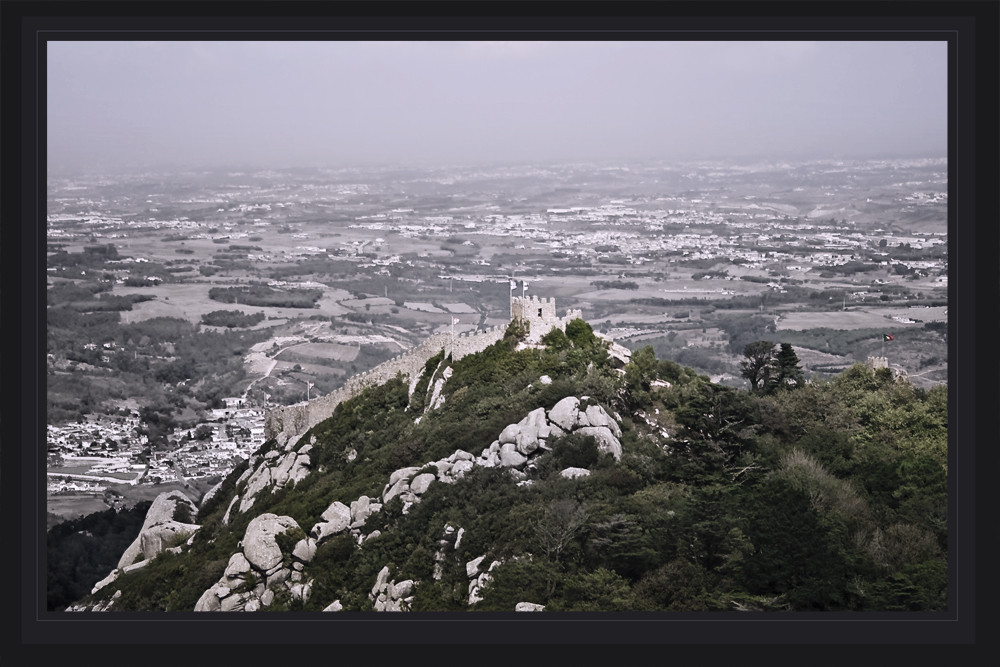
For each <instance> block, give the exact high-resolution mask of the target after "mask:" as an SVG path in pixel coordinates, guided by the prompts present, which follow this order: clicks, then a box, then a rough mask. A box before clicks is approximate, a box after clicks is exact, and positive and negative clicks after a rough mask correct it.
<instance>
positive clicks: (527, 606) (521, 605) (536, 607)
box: [514, 602, 545, 611]
mask: <svg viewBox="0 0 1000 667" xmlns="http://www.w3.org/2000/svg"><path fill="white" fill-rule="evenodd" d="M514 611H545V605H543V604H535V603H534V602H518V603H517V604H516V605H514Z"/></svg>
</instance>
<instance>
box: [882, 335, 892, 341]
mask: <svg viewBox="0 0 1000 667" xmlns="http://www.w3.org/2000/svg"><path fill="white" fill-rule="evenodd" d="M892 339H893V336H892V334H882V341H883V342H884V341H887V340H892Z"/></svg>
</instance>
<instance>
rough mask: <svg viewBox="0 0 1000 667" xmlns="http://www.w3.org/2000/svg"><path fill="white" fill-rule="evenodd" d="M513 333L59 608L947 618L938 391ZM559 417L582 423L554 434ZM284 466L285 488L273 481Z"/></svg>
mask: <svg viewBox="0 0 1000 667" xmlns="http://www.w3.org/2000/svg"><path fill="white" fill-rule="evenodd" d="M522 333H523V332H520V331H518V329H517V326H516V323H515V324H512V326H511V327H510V328H509V329H508V332H507V335H506V337H505V338H504V339H503V340H502V341H500V342H498V343H496V344H495V345H492V346H491V347H489V348H487V349H486V350H485V351H483V352H481V353H479V354H474V355H470V356H467V357H464V358H462V359H460V360H458V361H452V360H451V359H450V358H446V357H444V355H443V354H442V355H439V356H438V357H435V358H434V359H431V360H430V361H429V362H428V363H427V366H426V368H425V370H424V373H423V375H422V376H421V377H420V378H414V379H413V380H414V381H413V382H410V381H408V380H407V379H406V378H403V377H399V378H397V379H396V380H394V381H391V382H388V383H386V384H385V385H383V386H380V387H374V388H369V389H366V390H365V391H364V392H363V393H361V394H360V395H359V396H357V397H356V398H354V399H351V400H349V401H346V402H344V403H342V404H340V405H338V406H337V408H336V410H335V411H334V413H333V414H332V415H331V416H330V418H329V419H327V420H326V421H324V422H322V423H320V424H319V425H317V426H316V427H314V428H313V429H311V431H309V432H308V433H306V434H305V435H303V436H302V437H301V438H299V439H297V440H295V441H292V442H289V443H287V444H286V445H284V446H283V445H280V444H279V443H277V442H275V441H269V442H268V443H266V444H265V445H264V446H263V448H262V449H261V450H260V451H259V452H257V454H256V455H255V456H254V457H252V458H251V459H250V461H248V462H247V463H246V464H244V465H243V466H241V467H239V468H238V469H236V470H235V471H233V473H232V474H231V475H229V477H228V478H227V479H226V480H225V481H224V482H223V483H222V484H221V485H220V487H218V488H217V489H216V490H215V492H214V493H211V494H209V496H208V497H207V500H206V501H205V502H204V503H203V504H202V506H201V507H200V509H199V511H198V514H197V516H196V517H195V518H194V519H193V522H194V523H197V524H200V526H201V528H200V529H198V530H197V532H195V533H194V534H193V536H191V537H190V538H189V539H187V540H186V541H179V542H178V543H177V544H171V545H170V546H171V547H175V548H173V549H172V550H164V551H162V552H161V553H159V554H158V555H155V557H152V558H150V559H149V562H148V563H147V564H146V565H145V566H143V567H141V568H136V569H134V570H133V571H130V572H129V573H121V574H120V576H118V577H117V578H116V579H114V581H112V582H110V583H108V584H107V585H105V586H103V587H102V588H101V589H100V590H99V591H98V592H97V593H96V594H95V595H94V596H92V597H88V598H85V599H84V600H83V601H82V602H81V605H80V606H81V607H84V608H93V606H94V605H98V608H109V607H107V605H108V603H109V602H110V601H112V600H113V603H112V604H111V606H110V609H111V610H113V611H128V610H192V609H195V608H199V609H213V610H214V609H216V608H218V606H219V602H218V600H217V599H216V598H214V597H213V595H214V593H210V592H209V591H217V592H218V595H217V597H218V599H221V600H223V602H222V608H223V610H226V600H229V601H230V608H234V609H245V610H248V611H250V610H253V609H257V608H261V609H267V610H314V611H321V610H331V611H332V610H340V609H343V610H346V611H360V610H375V609H399V610H404V611H405V610H409V611H458V610H488V611H514V610H515V608H517V607H518V605H522V608H523V603H529V605H528V606H529V607H531V608H533V609H544V610H545V611H625V610H636V611H660V610H667V611H733V610H743V611H771V610H794V611H805V610H809V611H812V610H817V611H824V610H855V611H868V610H882V611H928V610H943V609H944V608H945V607H946V600H947V591H946V586H947V552H946V549H947V542H948V533H947V520H946V519H947V477H948V475H947V446H948V439H947V430H948V410H947V388H946V387H944V386H940V387H935V388H933V389H930V390H923V389H917V388H914V387H913V386H912V385H910V384H908V383H907V382H905V381H904V380H900V379H897V378H895V377H894V376H893V374H892V372H891V371H889V370H887V369H886V370H878V371H874V372H873V371H872V370H870V369H868V368H867V367H866V366H864V365H862V364H858V365H855V366H853V367H851V368H849V369H848V370H846V371H845V372H843V373H841V374H840V375H838V376H836V377H835V378H834V379H833V380H831V381H826V382H818V381H814V382H810V383H805V382H802V381H799V378H798V377H797V375H796V374H795V373H794V363H793V362H794V355H791V356H790V355H789V353H790V351H791V348H790V346H789V347H787V349H786V347H782V350H781V353H779V354H778V355H777V356H776V358H775V359H776V362H775V363H778V364H779V366H775V369H776V372H777V371H780V373H779V377H782V378H785V377H786V375H788V376H790V377H792V378H794V379H795V381H790V382H780V383H774V382H772V383H763V382H762V383H761V384H760V387H759V389H758V390H755V391H746V390H740V389H734V388H730V387H725V386H721V385H718V384H713V383H712V382H710V381H709V379H708V378H707V377H705V376H700V375H698V374H696V373H695V372H694V371H692V370H691V369H690V368H685V367H683V366H681V365H679V364H677V363H674V362H672V361H670V360H666V359H657V358H656V356H655V354H654V352H653V350H652V348H644V349H642V350H638V351H636V352H634V353H632V355H631V360H630V361H629V362H628V363H627V364H626V365H624V366H623V367H622V365H621V364H620V363H616V361H615V359H613V358H612V356H610V355H609V354H608V349H607V348H608V344H607V342H606V341H604V340H602V339H601V338H599V337H597V336H595V334H594V333H593V331H592V330H591V328H590V326H589V325H587V324H586V323H585V322H583V321H582V320H576V321H574V322H572V323H570V325H568V326H567V327H566V331H565V332H563V331H560V330H558V329H556V330H553V332H551V333H550V334H548V335H547V336H545V338H544V339H543V343H544V344H543V345H541V346H534V347H531V346H524V345H523V344H520V340H521V334H522ZM780 364H783V366H781V365H780ZM789 364H792V367H789ZM571 397H572V398H571ZM567 405H571V406H578V408H577V407H574V408H573V409H574V410H578V412H571V414H573V415H577V417H576V418H577V419H578V420H583V419H584V417H582V416H580V415H584V414H585V415H587V416H589V417H590V422H588V423H589V424H590V426H589V427H586V428H577V427H576V426H574V427H572V428H571V427H566V428H565V429H559V428H556V427H555V424H556V423H557V422H558V421H559V419H561V418H562V415H563V413H564V412H565V409H566V407H565V406H567ZM605 416H609V418H610V419H609V420H608V422H609V423H607V424H606V426H598V424H601V423H602V421H601V420H604V417H605ZM612 421H613V423H610V422H612ZM578 423H579V424H583V423H584V422H583V421H579V422H578ZM512 425H516V427H515V426H512ZM529 425H531V428H532V429H535V430H534V431H531V433H532V434H533V435H532V436H531V438H526V437H524V434H525V433H528V431H529V428H528V427H529ZM601 429H606V430H607V431H609V432H614V433H615V434H616V435H615V437H614V438H611V440H608V439H607V437H606V436H604V435H602V434H603V433H604V432H605V431H604V430H601ZM617 434H620V436H619V435H617ZM612 441H613V442H612ZM504 443H507V444H504ZM615 443H618V444H620V448H616V447H615ZM515 449H516V451H515ZM505 453H506V454H505ZM515 454H516V456H515ZM286 460H287V461H291V462H294V465H295V466H300V467H301V468H302V474H301V475H298V474H293V475H292V476H291V477H289V473H288V469H292V470H293V472H294V470H295V469H296V468H294V466H293V465H292V463H288V464H287V465H285V464H284V463H282V466H283V467H282V468H281V469H283V470H285V472H284V475H285V477H280V478H279V474H278V473H279V468H278V462H279V461H286ZM459 464H461V465H459ZM268 465H271V466H272V467H271V468H267V466H268ZM268 471H269V472H268ZM449 471H450V472H449ZM265 473H267V474H265ZM268 475H269V476H268ZM260 480H263V481H260ZM268 480H270V481H268ZM400 480H402V481H400ZM445 482H446V483H445ZM348 507H349V508H350V509H347V508H348ZM361 509H364V513H363V514H362V513H361ZM343 512H346V519H344V520H343V521H341V519H340V518H339V515H338V513H343ZM269 515H273V516H274V517H275V518H274V519H272V518H270V516H269ZM264 521H267V522H268V523H267V525H268V526H270V528H268V531H270V532H268V531H264V532H260V531H261V530H262V529H261V525H262V522H264ZM338 522H339V523H338ZM275 526H277V527H275ZM248 529H249V530H248ZM251 534H252V535H253V539H251ZM261 535H266V539H265V540H264V541H265V542H266V543H267V545H268V548H272V547H273V550H272V551H273V555H274V559H273V560H272V562H270V563H268V564H267V565H266V566H261V565H259V563H258V562H257V561H258V560H259V558H258V556H257V554H255V553H251V544H250V543H251V542H254V543H256V541H258V540H259V539H264V538H261V537H260V536H261ZM50 555H51V552H50ZM109 571H110V570H109ZM223 589H224V590H223Z"/></svg>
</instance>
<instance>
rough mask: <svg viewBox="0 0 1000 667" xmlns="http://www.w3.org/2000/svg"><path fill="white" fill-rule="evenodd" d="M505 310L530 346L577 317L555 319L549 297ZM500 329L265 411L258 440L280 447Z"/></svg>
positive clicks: (405, 356)
mask: <svg viewBox="0 0 1000 667" xmlns="http://www.w3.org/2000/svg"><path fill="white" fill-rule="evenodd" d="M511 312H512V319H521V320H523V321H526V322H527V323H528V324H529V333H528V341H529V342H536V343H537V342H538V341H539V340H540V339H541V337H542V336H544V335H545V334H547V333H548V332H549V331H551V330H552V328H553V327H558V328H561V329H563V330H565V329H566V324H567V323H568V322H570V321H571V320H573V319H576V318H582V316H583V313H582V311H580V310H569V311H567V313H566V317H563V318H559V317H556V303H555V299H554V298H539V297H537V296H530V297H514V298H513V300H512V303H511ZM506 330H507V328H506V327H505V326H504V327H491V328H490V329H484V330H479V331H470V332H463V333H459V334H455V335H452V334H451V333H436V334H432V335H431V336H429V337H428V338H427V339H425V340H424V341H423V342H422V343H420V344H419V345H417V346H416V347H413V348H411V349H410V350H408V351H406V352H403V353H402V354H399V355H396V356H395V357H393V358H392V359H389V360H388V361H384V362H382V363H381V364H379V365H378V366H376V367H374V368H371V369H369V370H366V371H362V372H360V373H357V374H356V375H353V376H351V377H350V378H348V380H347V381H346V382H344V384H343V386H341V387H340V388H339V389H336V390H334V391H332V392H330V393H329V394H326V395H324V396H320V397H318V398H314V399H312V400H310V401H302V402H300V403H296V404H294V405H287V406H282V407H278V408H274V409H272V410H269V411H268V412H267V415H266V417H265V419H264V436H265V438H267V439H268V440H270V439H272V438H277V439H278V441H279V442H280V444H282V445H284V444H285V443H286V442H288V440H289V439H290V438H293V437H295V436H297V435H301V434H303V433H305V432H306V431H308V430H309V429H310V428H312V427H313V426H315V425H317V424H319V423H320V422H322V421H324V420H326V419H327V418H329V417H330V415H332V414H333V410H334V408H336V407H337V405H339V404H340V403H342V402H343V401H346V400H348V399H351V398H353V397H355V396H357V395H358V394H360V393H361V392H362V391H363V390H364V389H365V388H366V387H377V386H380V385H382V384H385V383H386V382H388V381H389V380H392V379H393V378H395V377H396V376H397V375H399V374H402V375H403V376H405V377H407V378H410V379H411V380H413V379H414V378H416V377H419V375H420V373H421V372H423V369H424V366H425V365H426V364H427V361H428V360H429V359H430V358H431V357H433V356H434V355H436V354H438V353H439V352H441V351H442V350H444V352H445V356H446V357H447V356H450V357H451V359H452V361H458V360H459V359H461V358H462V357H465V356H468V355H470V354H476V353H477V352H482V351H483V350H485V349H486V348H487V347H489V346H490V345H492V344H494V343H496V342H497V341H499V340H500V339H502V338H503V335H504V333H505V332H506Z"/></svg>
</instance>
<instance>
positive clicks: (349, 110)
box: [47, 41, 947, 172]
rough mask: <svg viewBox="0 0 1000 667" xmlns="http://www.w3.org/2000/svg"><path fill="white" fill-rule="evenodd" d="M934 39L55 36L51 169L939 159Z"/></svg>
mask: <svg viewBox="0 0 1000 667" xmlns="http://www.w3.org/2000/svg"><path fill="white" fill-rule="evenodd" d="M946 66H947V53H946V45H945V43H944V42H838V41H829V42H796V41H789V42H754V41H732V42H697V41H674V42H615V41H611V42H433V41H431V42H418V41H413V42H363V41H348V42H128V41H125V42H72V41H67V42H51V43H49V47H48V88H47V90H48V156H49V168H50V171H52V172H57V171H65V170H86V169H91V168H96V169H103V170H107V169H112V170H117V169H124V170H133V169H143V168H150V167H160V166H169V167H171V168H181V169H191V168H205V167H230V166H237V167H240V168H287V167H351V166H359V165H369V164H390V165H411V166H416V165H420V166H441V165H466V164H473V165H475V164H484V163H487V164H488V163H496V162H502V163H511V162H515V163H517V162H537V161H546V162H566V161H592V160H668V161H676V160H701V159H724V160H729V159H737V158H753V159H775V158H780V159H799V160H801V159H829V158H848V157H855V158H858V157H860V158H871V157H913V156H921V157H932V156H933V157H940V156H943V155H945V153H946V151H947V123H946V120H947V95H946V84H947V75H946Z"/></svg>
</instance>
